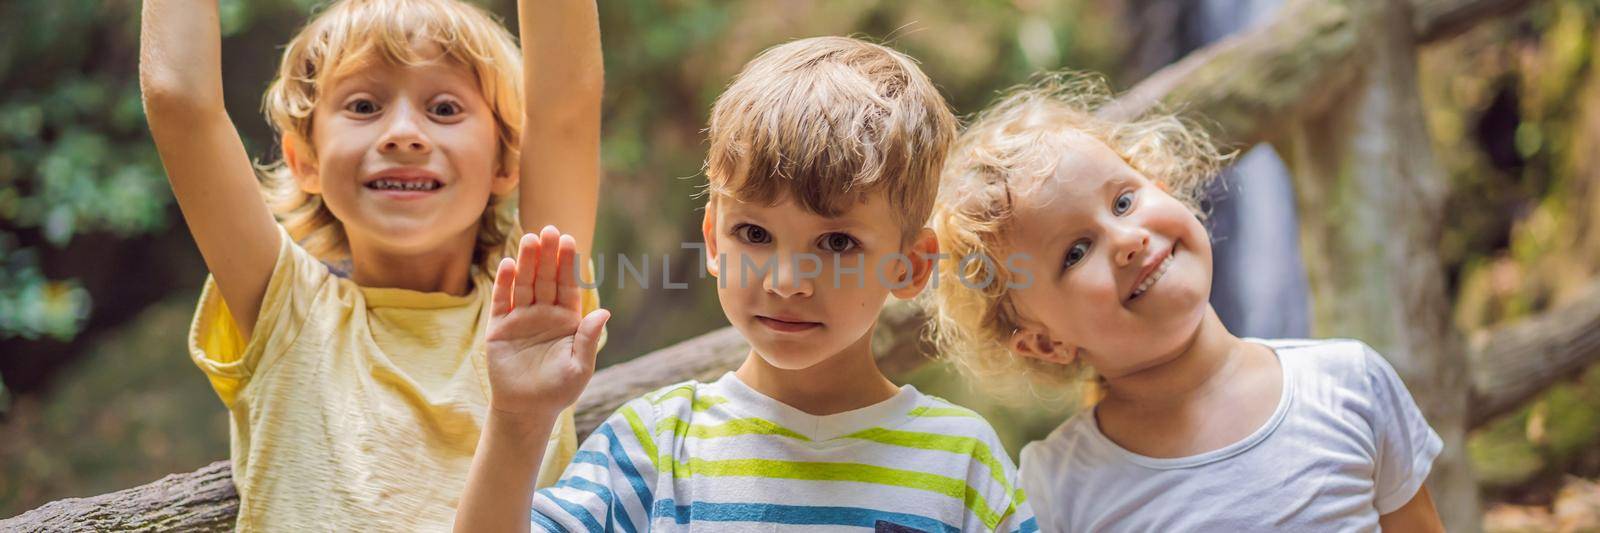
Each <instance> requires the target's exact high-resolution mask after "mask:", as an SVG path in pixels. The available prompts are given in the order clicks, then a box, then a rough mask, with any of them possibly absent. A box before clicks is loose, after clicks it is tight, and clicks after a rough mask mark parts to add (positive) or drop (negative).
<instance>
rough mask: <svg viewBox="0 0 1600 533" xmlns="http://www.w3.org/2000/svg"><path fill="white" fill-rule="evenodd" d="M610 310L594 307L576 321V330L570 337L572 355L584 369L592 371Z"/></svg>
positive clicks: (609, 318)
mask: <svg viewBox="0 0 1600 533" xmlns="http://www.w3.org/2000/svg"><path fill="white" fill-rule="evenodd" d="M610 320H611V311H607V310H605V309H595V310H593V311H590V312H589V314H588V315H587V316H584V317H583V321H582V322H580V323H578V332H577V333H576V334H574V335H573V339H572V356H573V357H574V358H576V359H577V360H578V363H579V364H582V365H583V367H584V369H586V370H589V371H591V372H592V371H594V359H595V354H597V353H600V337H601V336H602V335H604V334H605V331H606V322H607V321H610Z"/></svg>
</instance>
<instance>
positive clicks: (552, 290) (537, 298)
mask: <svg viewBox="0 0 1600 533" xmlns="http://www.w3.org/2000/svg"><path fill="white" fill-rule="evenodd" d="M560 248H561V231H559V230H557V229H556V227H555V226H545V227H544V230H543V231H540V232H539V264H538V272H537V273H535V275H534V279H533V303H536V304H555V303H556V263H557V262H558V261H557V260H556V254H557V253H559V252H560Z"/></svg>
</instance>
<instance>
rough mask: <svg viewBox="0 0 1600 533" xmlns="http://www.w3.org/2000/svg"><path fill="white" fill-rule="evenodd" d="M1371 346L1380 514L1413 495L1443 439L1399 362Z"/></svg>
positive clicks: (1369, 369)
mask: <svg viewBox="0 0 1600 533" xmlns="http://www.w3.org/2000/svg"><path fill="white" fill-rule="evenodd" d="M1363 346H1364V348H1365V350H1366V357H1365V360H1366V378H1367V384H1368V387H1369V390H1370V393H1371V395H1372V396H1371V401H1372V406H1373V409H1372V414H1371V420H1370V422H1371V423H1372V428H1373V430H1374V431H1375V433H1376V435H1375V442H1376V443H1377V463H1378V464H1377V468H1376V476H1377V479H1376V480H1375V482H1376V487H1377V501H1376V502H1375V503H1376V505H1377V509H1378V514H1380V515H1384V514H1389V513H1392V512H1394V511H1395V510H1397V509H1399V508H1400V507H1401V506H1404V505H1405V504H1406V503H1408V502H1410V501H1411V498H1412V497H1414V496H1416V494H1417V491H1418V490H1420V489H1421V488H1422V482H1423V481H1425V480H1427V479H1428V472H1429V471H1431V470H1432V469H1433V460H1434V458H1435V457H1438V456H1439V451H1440V450H1441V449H1443V448H1444V441H1442V440H1441V439H1440V438H1439V435H1438V434H1437V433H1435V432H1434V431H1433V428H1431V427H1428V421H1427V420H1426V419H1424V418H1423V416H1422V410H1421V409H1419V408H1418V407H1417V402H1416V401H1415V400H1413V399H1412V398H1411V393H1410V392H1409V391H1407V390H1406V385H1405V383H1404V382H1402V381H1401V380H1400V376H1399V375H1398V374H1396V373H1395V371H1394V367H1392V366H1390V365H1389V362H1388V361H1385V360H1384V359H1383V356H1382V355H1379V354H1378V352H1376V351H1374V350H1373V349H1372V348H1371V347H1365V345H1363Z"/></svg>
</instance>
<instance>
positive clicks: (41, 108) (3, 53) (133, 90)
mask: <svg viewBox="0 0 1600 533" xmlns="http://www.w3.org/2000/svg"><path fill="white" fill-rule="evenodd" d="M136 8H137V6H136V5H131V4H127V3H102V2H98V1H86V0H72V1H19V2H7V3H5V4H4V5H3V7H0V36H3V37H0V91H3V92H4V93H5V94H6V95H7V96H6V98H5V100H4V101H3V102H0V230H3V232H0V258H3V259H0V266H3V267H4V271H3V272H0V338H4V337H10V336H22V337H25V338H34V337H39V336H49V337H53V338H57V339H62V340H65V339H70V338H71V337H72V336H73V335H74V334H76V333H77V331H78V328H79V327H80V326H81V324H82V323H83V320H84V318H85V317H86V316H87V315H88V312H89V307H90V302H91V299H90V295H89V293H88V292H87V291H86V290H85V289H84V288H83V287H82V286H81V285H80V284H79V283H77V282H76V281H74V280H70V279H66V280H61V279H53V278H52V277H51V276H49V275H48V273H46V272H44V268H45V266H44V265H43V264H41V256H42V255H43V252H44V250H42V249H41V248H40V247H41V246H45V247H52V248H62V247H66V246H68V245H70V244H71V243H72V241H73V237H74V236H77V235H82V234H84V233H88V232H106V233H110V234H112V235H116V236H121V237H126V236H134V235H140V234H146V233H150V232H154V231H160V230H162V229H164V228H165V227H166V226H167V224H168V222H169V221H168V215H167V205H168V203H169V202H170V194H169V193H167V192H166V184H165V180H164V179H163V174H162V172H161V168H160V163H159V162H158V161H157V159H156V157H155V154H154V150H153V148H152V147H151V145H150V143H149V141H148V140H147V138H146V134H145V127H144V116H143V110H142V107H141V105H140V102H139V93H138V86H137V81H136V80H135V79H134V78H133V76H132V72H133V70H132V68H131V67H132V66H133V65H134V62H133V61H134V56H135V53H136V50H137V46H136V45H135V44H134V43H136V42H137V41H136V40H135V39H136V37H137V34H136V30H137V18H136V17H129V16H128V15H129V14H130V11H129V10H130V9H136ZM130 21H131V23H130ZM113 43H115V46H108V45H111V44H113ZM102 48H104V49H102ZM24 59H26V60H27V62H26V63H25V62H23V61H22V60H24ZM86 73H88V74H86Z"/></svg>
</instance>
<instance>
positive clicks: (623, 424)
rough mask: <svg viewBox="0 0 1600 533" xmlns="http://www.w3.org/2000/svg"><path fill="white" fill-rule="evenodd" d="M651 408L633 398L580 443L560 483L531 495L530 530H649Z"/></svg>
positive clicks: (652, 451) (653, 458) (652, 455)
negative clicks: (531, 527)
mask: <svg viewBox="0 0 1600 533" xmlns="http://www.w3.org/2000/svg"><path fill="white" fill-rule="evenodd" d="M655 419H656V416H655V409H654V407H653V404H651V403H650V401H649V400H647V399H645V398H639V399H635V400H633V401H631V402H628V403H627V404H624V405H623V406H622V407H621V408H619V409H617V412H616V413H614V414H612V415H611V417H610V418H607V419H606V421H605V422H603V423H601V424H600V426H599V427H597V428H595V430H594V433H592V434H590V435H589V438H588V439H586V440H584V441H583V446H581V447H579V448H578V452H577V454H575V455H574V456H573V458H572V463H571V464H570V465H568V466H567V469H566V471H565V472H563V473H562V474H561V479H560V481H557V482H556V483H555V485H553V486H551V487H550V488H546V489H542V490H540V491H539V492H538V493H536V494H535V495H534V497H533V511H532V513H531V516H530V518H531V520H532V522H533V523H532V526H533V530H534V531H619V530H620V531H626V532H629V533H633V532H639V531H647V530H649V522H650V509H651V506H652V505H653V504H654V498H653V496H652V495H653V493H654V491H655V485H656V472H658V469H657V465H656V462H657V460H658V457H657V448H656V443H655V439H654V436H653V435H654V429H655Z"/></svg>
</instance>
